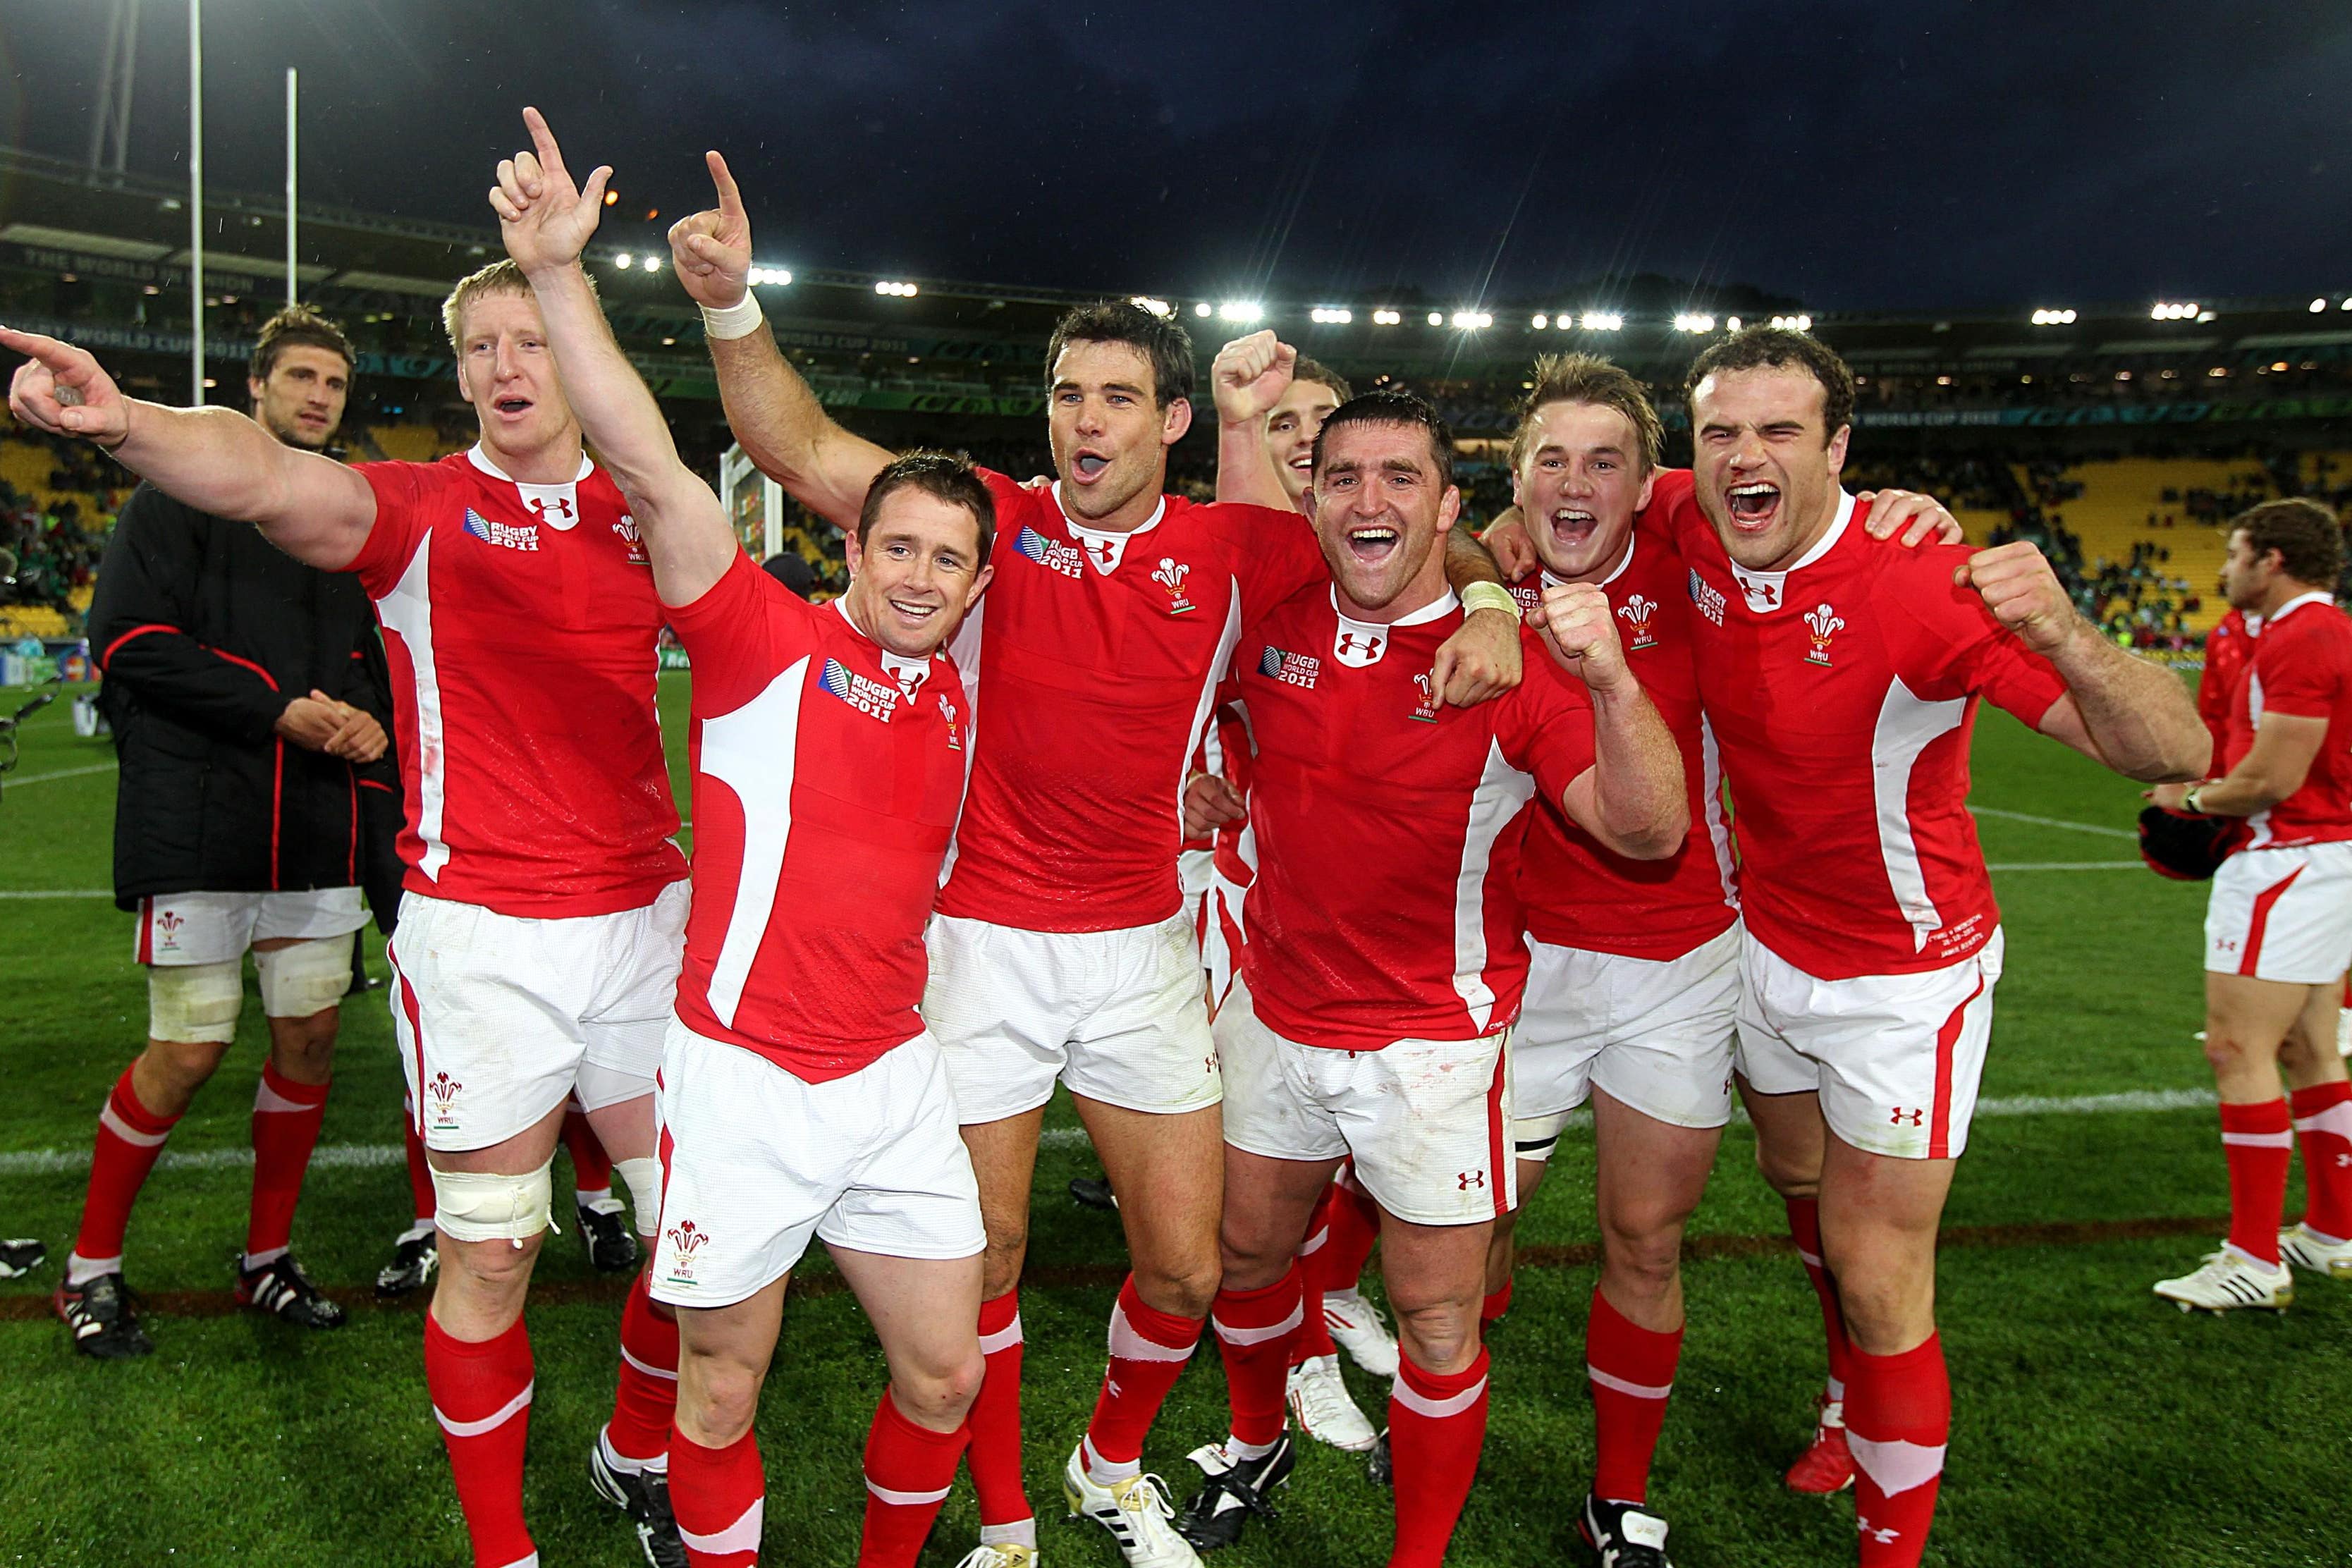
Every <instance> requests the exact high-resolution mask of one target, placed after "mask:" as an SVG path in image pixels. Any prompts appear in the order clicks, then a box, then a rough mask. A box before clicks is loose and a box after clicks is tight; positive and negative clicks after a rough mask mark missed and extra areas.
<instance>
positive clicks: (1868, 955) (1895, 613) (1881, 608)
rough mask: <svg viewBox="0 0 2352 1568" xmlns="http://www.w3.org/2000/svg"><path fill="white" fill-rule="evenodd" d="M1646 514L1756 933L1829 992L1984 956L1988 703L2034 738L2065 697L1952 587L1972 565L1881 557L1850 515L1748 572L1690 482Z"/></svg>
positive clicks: (1662, 486) (1988, 901) (1928, 551)
mask: <svg viewBox="0 0 2352 1568" xmlns="http://www.w3.org/2000/svg"><path fill="white" fill-rule="evenodd" d="M1670 482H1671V488H1669V485H1670ZM1650 510H1651V511H1652V513H1653V514H1655V515H1660V516H1663V517H1664V518H1665V519H1666V520H1667V521H1668V522H1669V523H1670V525H1671V526H1672V528H1673V531H1674V536H1675V541H1676V542H1677V544H1678V545H1679V546H1680V548H1681V551H1682V554H1683V558H1684V560H1685V563H1687V571H1686V574H1685V596H1686V597H1687V599H1688V601H1689V605H1690V609H1691V612H1692V613H1691V615H1690V616H1689V624H1690V626H1691V628H1692V630H1693V631H1694V632H1695V633H1696V637H1697V668H1698V689H1699V698H1700V700H1701V701H1702V702H1703V703H1704V704H1705V706H1706V715H1707V719H1708V721H1709V723H1710V724H1711V725H1712V727H1713V729H1714V731H1715V737H1716V741H1717V745H1718V746H1719V747H1720V748H1721V750H1722V755H1723V766H1724V771H1725V772H1726V773H1727V774H1728V775H1729V778H1730V782H1731V798H1732V806H1733V812H1732V825H1733V830H1734V833H1735V835H1736V837H1737V839H1738V846H1739V900H1740V910H1741V912H1742V914H1743V915H1744V916H1745V917H1746V920H1747V922H1748V931H1750V932H1752V933H1753V934H1754V935H1755V936H1756V938H1757V940H1759V942H1763V943H1764V945H1765V946H1767V947H1769V948H1770V949H1771V950H1772V951H1773V952H1776V953H1779V954H1780V956H1781V957H1782V958H1784V959H1787V960H1788V961H1789V962H1790V963H1793V964H1795V965H1796V966H1797V967H1798V968H1799V969H1801V970H1803V971H1804V972H1805V973H1808V974H1811V975H1814V976H1816V977H1817V978H1820V979H1822V980H1844V979H1851V978H1853V977H1854V976H1856V975H1863V974H1906V973H1916V972H1919V971H1922V970H1928V969H1939V968H1942V967H1944V966H1945V965H1947V964H1950V963H1958V961H1959V960H1961V959H1963V958H1966V957H1968V956H1969V954H1970V953H1972V952H1976V951H1977V949H1979V947H1981V946H1983V945H1984V943H1985V942H1986V940H1987V939H1988V938H1989V937H1990V936H1991V934H1992V931H1993V928H1994V926H1995V925H1996V924H1997V923H1998V922H1999V921H2000V910H1998V908H1997V907H1996V906H1995V905H1994V903H1993V896H1992V879H1991V878H1990V876H1988V875H1987V874H1986V871H1985V865H1984V856H1983V854H1982V852H1981V851H1980V850H1979V848H1978V846H1977V833H1976V822H1975V819H1974V818H1972V817H1971V816H1969V811H1968V805H1967V800H1968V794H1969V735H1970V733H1971V731H1973V729H1974V727H1975V722H1976V707H1977V700H1978V698H1979V697H1987V698H1990V699H1991V700H1992V701H1993V702H1994V703H1995V704H1996V705H1998V706H1999V707H2000V708H2003V709H2005V710H2008V711H2009V712H2011V713H2012V714H2015V715H2016V716H2017V717H2018V718H2019V719H2020V720H2021V721H2024V722H2025V723H2026V724H2028V725H2033V726H2039V725H2040V723H2041V721H2042V718H2043V717H2044V716H2045V715H2046V714H2047V713H2048V712H2049V711H2050V709H2051V706H2052V705H2053V703H2055V702H2056V701H2057V700H2059V699H2060V698H2061V697H2063V696H2064V695H2065V691H2066V688H2065V684H2064V682H2063V681H2061V680H2060V679H2058V674H2057V671H2055V670H2054V669H2053V668H2051V667H2050V664H2049V662H2048V661H2047V660H2045V659H2042V658H2039V657H2037V656H2036V655H2034V654H2032V653H2030V652H2028V651H2027V650H2026V648H2025V646H2024V644H2022V643H2021V642H2020V641H2019V640H2018V639H2017V638H2016V637H2014V636H2012V635H2011V633H2010V632H2008V631H2007V630H2005V629H2003V628H2002V626H2001V625H2000V622H1998V621H1996V620H1995V619H1994V618H1993V616H1992V613H1991V612H1990V610H1988V609H1986V608H1985V605H1984V601H1983V600H1982V599H1981V598H1979V596H1978V595H1977V594H1976V592H1975V591H1974V590H1973V589H1969V588H1960V587H1956V586H1954V585H1953V583H1952V571H1953V568H1954V567H1955V566H1957V565H1958V564H1959V563H1962V562H1964V561H1966V560H1967V559H1968V558H1969V555H1970V554H1971V553H1973V552H1972V551H1971V550H1970V549H1969V547H1968V546H1966V545H1957V544H1955V545H1923V546H1921V547H1920V548H1918V549H1916V550H1905V549H1902V548H1900V547H1897V546H1894V545H1882V544H1880V543H1879V542H1876V541H1874V540H1873V539H1871V538H1870V536H1869V535H1868V534H1867V533H1865V532H1864V530H1863V527H1862V522H1863V519H1864V516H1866V515H1867V509H1865V508H1864V507H1861V506H1859V505H1858V504H1857V503H1856V502H1855V501H1854V500H1853V497H1851V496H1846V497H1843V498H1842V499H1841V500H1840V502H1839V506H1838V520H1837V522H1836V523H1835V524H1834V525H1833V526H1832V528H1831V530H1830V531H1829V532H1828V533H1827V534H1826V535H1824V536H1823V538H1822V541H1821V542H1820V543H1818V544H1817V545H1815V546H1814V547H1813V549H1812V550H1811V551H1809V552H1807V553H1806V554H1805V556H1804V558H1803V559H1801V561H1799V562H1798V563H1796V564H1795V565H1793V566H1791V567H1790V569H1789V570H1788V571H1786V572H1760V573H1759V572H1749V571H1747V570H1745V569H1743V568H1739V567H1735V566H1734V565H1733V564H1732V563H1731V560H1730V558H1729V556H1728V555H1727V554H1726V553H1725V552H1724V548H1723V543H1722V541H1721V540H1720V539H1719V538H1717V534H1716V531H1715V528H1714V525H1713V524H1711V523H1709V522H1708V521H1706V516H1705V515H1704V514H1703V513H1702V512H1701V511H1700V510H1699V507H1698V504H1697V501H1696V497H1695V495H1694V493H1693V489H1692V485H1691V480H1690V478H1689V476H1688V475H1687V474H1681V473H1673V474H1664V475H1661V476H1660V477H1659V480H1658V487H1657V489H1655V490H1654V491H1653V492H1652V496H1651V506H1650Z"/></svg>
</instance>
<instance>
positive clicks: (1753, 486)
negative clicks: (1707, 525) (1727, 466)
mask: <svg viewBox="0 0 2352 1568" xmlns="http://www.w3.org/2000/svg"><path fill="white" fill-rule="evenodd" d="M1724 500H1725V502H1726V504H1727V505H1728V506H1729V507H1730V509H1731V526H1732V527H1734V528H1736V529H1738V530H1739V531H1741V532H1742V533H1761V532H1763V531H1765V530H1766V529H1768V528H1770V527H1771V526H1772V524H1773V523H1774V522H1775V521H1778V520H1779V519H1780V486H1778V485H1776V484H1773V483H1771V482H1770V481H1769V480H1765V479H1749V480H1747V481H1745V482H1744V483H1741V484H1736V485H1734V486H1732V487H1731V488H1730V489H1728V490H1726V491H1725V492H1724Z"/></svg>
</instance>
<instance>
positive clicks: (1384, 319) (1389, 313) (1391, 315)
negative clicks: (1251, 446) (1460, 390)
mask: <svg viewBox="0 0 2352 1568" xmlns="http://www.w3.org/2000/svg"><path fill="white" fill-rule="evenodd" d="M2345 308H2346V309H2347V310H2352V300H2346V301H2345ZM1403 320H1404V317H1403V315H1402V313H1401V312H1399V311H1396V310H1374V311H1373V312H1372V325H1374V326H1376V327H1393V326H1396V325H1398V324H1400V323H1401V322H1402V321H1403Z"/></svg>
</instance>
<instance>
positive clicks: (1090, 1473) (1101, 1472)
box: [1078, 1436, 1143, 1487]
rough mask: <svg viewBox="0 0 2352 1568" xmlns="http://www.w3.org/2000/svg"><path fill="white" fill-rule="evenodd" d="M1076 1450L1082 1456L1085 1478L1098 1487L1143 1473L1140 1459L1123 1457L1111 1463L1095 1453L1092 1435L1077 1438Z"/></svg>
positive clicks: (1133, 1477) (1127, 1479)
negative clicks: (1117, 1461) (1085, 1472)
mask: <svg viewBox="0 0 2352 1568" xmlns="http://www.w3.org/2000/svg"><path fill="white" fill-rule="evenodd" d="M1078 1451H1079V1452H1080V1454H1082V1455H1083V1456H1084V1460H1083V1462H1084V1464H1085V1466H1086V1471H1087V1479H1088V1480H1090V1481H1092V1482H1094V1484H1095V1485H1097V1486H1098V1487H1108V1486H1111V1485H1113V1484H1115V1483H1117V1482H1119V1481H1131V1480H1133V1479H1135V1478H1136V1477H1138V1476H1139V1475H1141V1474H1142V1473H1143V1461H1142V1460H1141V1459H1125V1460H1121V1461H1120V1462H1119V1463H1118V1464H1113V1463H1111V1461H1109V1460H1108V1459H1106V1458H1103V1457H1102V1456H1101V1455H1100V1454H1097V1453H1096V1452H1095V1440H1094V1438H1093V1437H1092V1436H1087V1437H1082V1438H1080V1439H1079V1440H1078Z"/></svg>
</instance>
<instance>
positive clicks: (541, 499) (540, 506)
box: [530, 496, 572, 522]
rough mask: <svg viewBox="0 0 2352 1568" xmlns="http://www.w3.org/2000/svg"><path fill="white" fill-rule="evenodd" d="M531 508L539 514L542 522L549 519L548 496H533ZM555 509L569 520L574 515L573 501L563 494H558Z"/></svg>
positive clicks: (559, 514)
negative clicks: (565, 497)
mask: <svg viewBox="0 0 2352 1568" xmlns="http://www.w3.org/2000/svg"><path fill="white" fill-rule="evenodd" d="M530 510H532V511H534V512H537V513H538V514H539V520H540V521H541V522H545V521H547V498H546V497H545V496H533V497H531V498H530ZM555 510H556V514H557V515H558V516H560V517H562V518H564V519H565V520H567V521H568V520H569V519H570V518H571V516H572V503H571V502H570V501H569V500H565V499H564V498H563V497H562V496H557V497H556V498H555Z"/></svg>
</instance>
